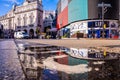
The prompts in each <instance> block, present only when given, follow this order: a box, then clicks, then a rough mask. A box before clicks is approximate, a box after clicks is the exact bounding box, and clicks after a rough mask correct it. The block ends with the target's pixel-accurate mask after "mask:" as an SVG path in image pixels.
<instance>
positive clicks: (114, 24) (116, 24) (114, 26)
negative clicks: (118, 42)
mask: <svg viewBox="0 0 120 80" xmlns="http://www.w3.org/2000/svg"><path fill="white" fill-rule="evenodd" d="M109 26H110V27H111V28H117V27H118V23H117V22H113V21H111V22H110V24H109Z"/></svg>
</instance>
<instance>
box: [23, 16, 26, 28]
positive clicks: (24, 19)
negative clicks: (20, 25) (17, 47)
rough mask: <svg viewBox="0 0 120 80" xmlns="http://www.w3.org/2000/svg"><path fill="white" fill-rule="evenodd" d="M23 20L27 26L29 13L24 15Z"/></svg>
mask: <svg viewBox="0 0 120 80" xmlns="http://www.w3.org/2000/svg"><path fill="white" fill-rule="evenodd" d="M23 21H24V26H26V25H27V15H26V14H25V15H24V17H23Z"/></svg>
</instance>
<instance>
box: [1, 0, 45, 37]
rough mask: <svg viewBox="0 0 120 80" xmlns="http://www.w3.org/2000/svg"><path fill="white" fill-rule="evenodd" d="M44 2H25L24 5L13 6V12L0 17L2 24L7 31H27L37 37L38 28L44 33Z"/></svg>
mask: <svg viewBox="0 0 120 80" xmlns="http://www.w3.org/2000/svg"><path fill="white" fill-rule="evenodd" d="M42 14H43V8H42V1H41V0H25V2H24V3H23V5H21V6H17V5H16V4H15V5H14V6H13V8H12V10H11V11H9V12H8V13H7V14H6V15H4V16H1V17H0V22H1V23H2V25H3V26H4V29H6V30H10V29H12V30H15V31H23V30H24V31H26V32H27V33H29V34H31V35H36V28H39V29H40V30H41V31H42V16H43V15H42Z"/></svg>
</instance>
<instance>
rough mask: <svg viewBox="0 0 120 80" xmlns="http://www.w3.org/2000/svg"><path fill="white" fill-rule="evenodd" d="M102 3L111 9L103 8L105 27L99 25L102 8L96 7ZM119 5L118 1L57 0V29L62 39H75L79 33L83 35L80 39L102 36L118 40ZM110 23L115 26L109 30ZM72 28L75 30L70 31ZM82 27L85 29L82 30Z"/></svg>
mask: <svg viewBox="0 0 120 80" xmlns="http://www.w3.org/2000/svg"><path fill="white" fill-rule="evenodd" d="M102 2H104V3H105V4H110V5H111V6H112V8H105V9H106V10H105V12H106V13H105V14H104V18H105V23H104V24H105V25H106V26H103V23H102V24H101V22H102V13H101V12H102V11H101V10H102V8H99V7H97V6H98V4H101V3H102ZM119 3H120V0H114V1H113V0H59V2H58V6H57V14H58V16H57V28H58V29H60V31H61V32H62V36H63V37H76V35H77V32H78V31H79V32H80V33H81V34H83V36H82V37H89V38H91V37H96V38H100V37H102V36H103V35H104V37H105V38H110V37H112V38H118V30H117V29H118V20H119V15H120V14H119V12H120V10H119V8H120V7H119V5H120V4H119ZM75 5H76V6H75ZM106 22H107V23H106ZM85 23H86V24H85ZM90 23H92V25H90ZM94 23H95V24H97V25H94ZM110 23H115V24H116V26H114V27H112V28H111V25H110ZM81 24H83V25H81ZM98 24H99V25H98ZM74 26H76V27H75V28H74V29H75V30H74V29H72V30H70V29H71V27H74ZM83 27H86V28H84V29H83ZM106 27H107V28H106ZM111 35H112V36H111Z"/></svg>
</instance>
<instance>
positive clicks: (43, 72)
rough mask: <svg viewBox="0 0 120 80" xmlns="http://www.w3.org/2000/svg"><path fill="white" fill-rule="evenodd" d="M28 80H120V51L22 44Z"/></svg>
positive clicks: (22, 59)
mask: <svg viewBox="0 0 120 80" xmlns="http://www.w3.org/2000/svg"><path fill="white" fill-rule="evenodd" d="M18 47H19V52H18V56H19V59H20V63H21V65H22V68H23V72H24V74H25V76H26V78H27V79H28V80H119V79H120V74H119V73H120V59H119V58H120V54H113V53H106V52H104V51H103V52H98V51H97V52H95V51H93V50H91V49H90V50H89V49H75V48H65V47H59V46H52V45H43V44H34V45H33V44H32V45H31V44H21V43H20V44H19V43H18Z"/></svg>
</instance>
